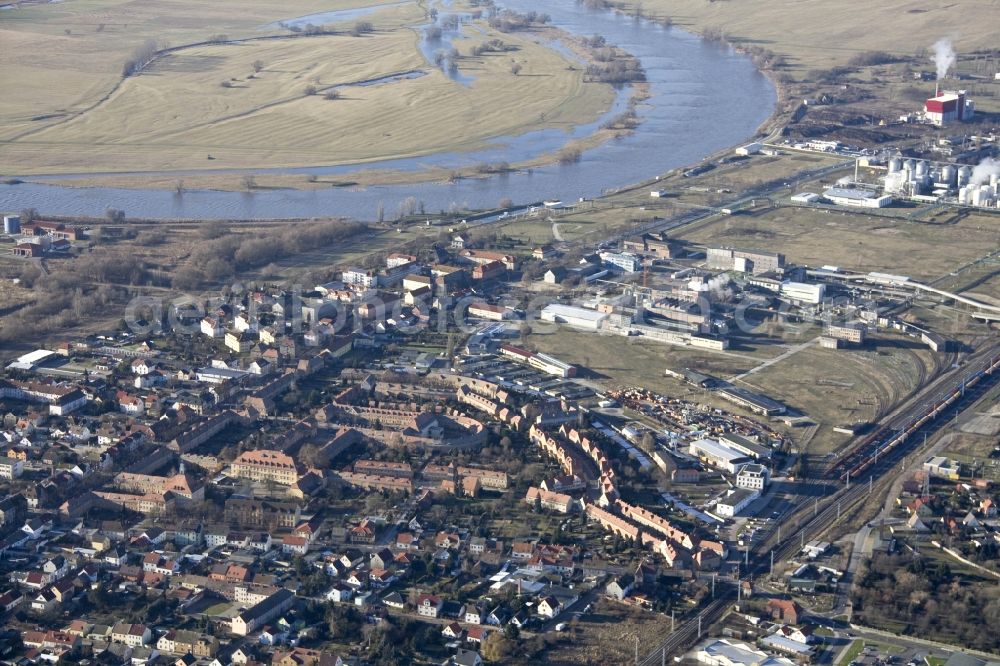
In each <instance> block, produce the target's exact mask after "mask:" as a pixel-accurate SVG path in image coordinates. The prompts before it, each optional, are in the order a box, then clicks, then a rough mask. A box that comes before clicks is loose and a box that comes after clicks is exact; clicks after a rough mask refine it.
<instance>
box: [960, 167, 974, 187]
mask: <svg viewBox="0 0 1000 666" xmlns="http://www.w3.org/2000/svg"><path fill="white" fill-rule="evenodd" d="M970 178H972V167H970V166H964V167H962V168H961V169H959V170H958V186H959V187H962V186H963V185H968V184H969V179H970Z"/></svg>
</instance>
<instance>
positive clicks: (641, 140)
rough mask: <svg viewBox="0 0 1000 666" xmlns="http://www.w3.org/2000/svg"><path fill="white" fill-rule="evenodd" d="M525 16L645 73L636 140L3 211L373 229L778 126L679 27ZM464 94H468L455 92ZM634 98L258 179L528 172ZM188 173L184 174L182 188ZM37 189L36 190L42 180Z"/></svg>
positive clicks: (577, 184) (682, 156) (573, 188)
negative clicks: (453, 177) (269, 184)
mask: <svg viewBox="0 0 1000 666" xmlns="http://www.w3.org/2000/svg"><path fill="white" fill-rule="evenodd" d="M502 5H503V6H504V7H507V8H510V9H514V10H517V11H522V12H528V11H544V12H546V13H548V14H549V15H550V16H551V17H552V24H553V25H555V26H556V27H558V28H561V29H563V30H565V31H567V32H569V33H572V34H576V35H586V36H589V35H595V34H600V35H603V36H604V37H606V38H607V41H608V43H610V44H615V45H617V46H619V47H621V48H623V49H624V50H626V51H628V52H629V53H631V54H633V55H635V56H636V57H637V58H638V59H639V60H640V61H641V62H642V65H643V67H644V69H645V72H646V77H647V80H648V83H649V92H650V97H649V99H647V100H646V101H645V102H643V103H642V104H640V106H639V109H638V112H639V116H640V120H641V123H640V124H639V126H638V127H637V128H636V130H635V131H634V132H633V133H631V134H629V135H627V136H624V137H622V138H619V139H614V140H612V141H609V142H606V143H604V144H603V145H601V146H599V147H596V148H594V149H592V150H589V151H586V152H585V153H584V154H583V157H582V159H581V160H580V161H579V162H577V163H574V164H558V165H552V166H548V167H542V168H536V169H533V170H531V171H530V172H516V173H510V174H506V175H500V176H494V177H491V178H482V179H464V180H459V181H457V182H454V183H439V182H433V183H420V184H407V185H382V186H371V187H367V188H364V189H348V188H331V189H321V190H291V189H287V190H266V191H254V192H221V191H215V190H185V191H184V192H183V193H182V194H177V193H175V192H171V191H166V190H142V189H126V188H107V187H93V188H74V187H64V186H59V185H50V184H44V183H21V184H17V185H0V210H11V211H17V210H20V209H22V208H29V207H31V208H37V209H38V210H39V211H40V212H41V213H42V214H48V215H87V216H101V215H103V214H104V211H105V210H106V209H108V208H118V209H121V210H124V211H125V212H126V213H127V214H128V215H129V216H130V217H144V218H150V219H168V218H192V219H252V218H253V219H281V218H300V217H306V218H309V217H329V216H346V217H353V218H358V219H373V218H374V216H375V214H376V210H377V208H378V206H379V204H380V203H381V204H382V205H383V206H384V209H385V210H386V211H387V212H388V213H389V214H390V215H391V214H392V213H393V212H394V211H395V210H396V209H397V206H398V204H399V202H401V201H402V200H404V199H406V198H407V197H414V198H416V199H417V200H419V201H422V202H423V203H424V205H425V207H426V210H427V211H438V210H448V209H450V208H453V207H461V208H491V207H495V206H497V205H498V203H499V202H500V201H501V200H502V199H507V198H509V199H511V200H513V201H514V202H515V203H527V202H533V201H541V200H550V199H558V200H562V201H564V202H570V201H576V200H577V199H580V198H592V197H595V196H599V195H600V194H602V193H603V192H605V191H608V190H611V189H616V188H620V187H623V186H626V185H629V184H632V183H636V182H639V181H642V180H646V179H649V178H652V177H654V176H656V175H658V174H661V173H664V172H666V171H669V170H670V169H674V168H677V167H680V166H684V165H687V164H692V163H694V162H698V161H700V160H701V159H703V158H704V157H705V156H706V155H709V154H711V153H714V152H716V151H718V150H721V149H723V148H726V147H728V146H733V145H736V144H738V143H740V142H742V141H744V140H746V139H747V138H748V137H750V136H751V135H753V134H754V132H755V131H756V129H757V128H758V127H759V126H760V125H761V123H763V122H764V121H765V120H766V119H767V117H768V116H769V115H770V113H771V111H772V109H773V108H774V104H775V100H776V95H775V90H774V87H773V85H772V84H771V82H770V81H769V80H768V79H767V78H766V77H765V76H763V75H762V74H760V73H759V72H758V71H757V70H756V69H755V68H754V67H753V65H752V63H751V62H750V60H749V59H748V58H746V57H744V56H742V55H739V54H737V53H735V52H733V51H732V50H731V49H729V48H726V47H723V46H719V45H716V44H713V43H709V42H706V41H704V40H702V39H700V38H698V37H696V36H694V35H692V34H690V33H687V32H684V31H683V30H680V29H678V28H665V27H663V26H661V25H658V24H655V23H651V22H648V21H644V20H637V19H635V18H633V17H628V16H620V15H616V14H613V13H611V12H607V11H603V10H590V9H587V8H585V7H583V6H582V5H579V4H577V3H576V2H575V1H574V0H545V2H537V0H503V2H502ZM456 85H460V83H458V82H456ZM627 97H628V93H627V91H626V92H622V93H621V94H619V96H618V99H617V101H616V102H615V105H614V108H613V109H611V110H610V111H609V112H608V113H607V114H605V115H604V116H602V118H601V119H598V120H597V121H595V122H594V123H589V124H587V125H581V126H579V127H577V128H575V129H574V130H573V131H572V132H571V133H567V132H564V131H561V130H541V131H535V132H528V133H526V134H522V135H520V136H516V137H501V138H498V139H497V140H495V142H494V145H493V146H491V147H490V148H488V149H484V150H477V151H472V152H468V153H447V154H438V155H432V156H428V157H421V158H413V159H402V160H387V161H384V162H379V163H375V164H372V163H369V164H365V165H363V166H360V167H359V166H339V167H308V168H301V169H280V170H273V169H272V170H266V169H262V170H257V172H258V173H275V172H282V173H295V172H302V173H317V174H350V173H351V172H352V171H356V170H358V169H360V168H364V169H372V168H387V169H400V170H415V169H422V168H425V167H427V166H444V167H446V168H458V167H462V166H471V165H475V164H478V163H480V162H498V161H505V162H508V163H511V164H514V163H518V162H523V161H526V160H528V159H531V158H534V157H537V156H538V155H541V154H545V153H551V152H554V151H555V150H557V149H558V148H559V147H560V146H561V145H563V144H564V143H565V142H566V141H567V140H569V139H570V138H573V137H582V136H586V135H588V134H590V133H592V132H593V131H594V130H596V129H597V128H598V127H599V126H600V124H601V122H603V120H604V119H605V118H607V117H609V116H612V115H614V114H615V113H617V112H618V111H620V110H621V109H622V108H623V106H624V104H625V102H626V100H627ZM183 175H184V174H179V177H182V176H183ZM36 180H37V179H36Z"/></svg>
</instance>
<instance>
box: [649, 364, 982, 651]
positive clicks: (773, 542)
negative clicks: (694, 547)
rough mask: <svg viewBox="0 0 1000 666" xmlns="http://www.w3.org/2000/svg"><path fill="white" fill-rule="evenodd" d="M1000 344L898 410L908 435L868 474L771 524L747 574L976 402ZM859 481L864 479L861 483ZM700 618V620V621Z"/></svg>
mask: <svg viewBox="0 0 1000 666" xmlns="http://www.w3.org/2000/svg"><path fill="white" fill-rule="evenodd" d="M996 354H997V345H992V346H991V347H990V348H988V349H986V350H983V351H981V352H980V354H979V355H978V356H977V357H976V360H975V361H972V362H970V363H968V364H967V365H966V366H965V367H964V368H962V370H964V371H965V372H963V373H962V374H961V377H962V379H960V380H959V386H958V387H957V388H956V385H955V383H954V382H955V379H956V377H955V376H954V375H952V374H951V373H949V374H948V375H946V376H945V377H944V378H942V380H941V381H939V382H937V383H935V384H934V385H933V387H932V388H931V391H930V393H931V395H929V396H926V397H925V398H923V399H921V400H919V401H918V402H917V403H916V404H915V405H914V406H911V407H910V408H909V409H906V410H903V412H901V413H899V414H897V415H896V416H895V417H894V418H893V419H892V421H891V423H890V424H889V428H890V429H891V428H892V427H893V426H896V425H898V424H900V423H904V424H909V425H908V427H907V428H906V429H905V431H904V434H906V436H905V437H902V438H899V437H898V435H897V436H896V437H895V438H894V440H895V444H894V445H892V446H885V447H882V448H879V446H878V445H877V444H876V445H875V447H874V448H871V447H869V449H868V450H867V451H866V452H865V454H866V455H867V459H866V466H865V467H864V468H863V471H864V472H865V474H866V477H865V478H863V479H857V478H854V477H852V479H853V480H852V481H851V482H849V483H845V485H843V486H841V487H840V489H839V490H836V491H835V492H834V493H832V494H830V495H828V496H827V497H826V498H824V499H823V500H822V508H821V503H820V502H819V501H817V503H816V504H815V505H814V507H815V508H814V511H813V513H812V515H809V512H808V509H805V510H802V511H799V513H798V517H797V518H796V516H795V515H793V516H792V517H790V518H789V519H787V520H783V521H782V522H781V523H780V525H781V527H782V528H784V529H781V530H780V531H778V528H779V523H777V522H771V523H769V527H768V528H767V532H766V533H765V534H764V537H763V538H762V539H761V541H760V542H759V543H758V545H757V546H755V547H754V548H753V550H752V551H751V552H750V554H748V556H747V557H748V559H749V560H750V566H749V567H748V569H746V570H744V572H743V576H744V577H746V576H751V577H758V576H761V575H764V574H766V573H768V570H769V568H770V561H771V552H772V551H773V553H774V559H775V561H781V560H787V559H789V558H791V557H793V556H794V555H796V554H797V553H798V552H799V549H800V547H801V544H802V542H804V541H808V540H811V539H813V538H815V537H816V536H818V535H820V534H822V533H824V532H825V531H827V530H828V529H830V528H831V527H832V526H833V525H834V524H835V523H836V522H837V521H838V520H839V519H840V517H841V516H842V515H843V514H844V513H845V512H847V511H849V510H850V509H851V508H852V507H854V506H855V505H856V504H857V503H858V502H860V501H861V500H863V499H864V498H866V497H867V496H868V495H869V493H870V492H871V490H870V489H871V487H872V485H871V483H872V482H874V481H875V480H878V479H879V478H881V477H882V476H883V475H885V474H887V473H888V472H889V471H891V470H894V469H896V466H897V465H898V464H899V462H900V460H902V459H903V458H904V457H905V456H906V455H907V453H909V451H910V450H912V449H913V448H914V445H915V443H916V442H918V441H922V437H923V436H924V435H928V436H929V435H930V434H931V433H933V432H936V431H937V430H939V429H940V428H942V427H943V426H944V425H945V424H946V423H947V419H948V418H950V417H951V416H952V415H953V414H958V413H960V412H962V411H964V410H966V409H968V408H969V406H971V405H973V404H974V403H975V402H977V401H978V400H979V399H980V398H981V397H982V396H983V395H984V394H985V393H986V392H987V391H989V390H990V389H991V388H992V387H993V386H994V385H995V384H996V382H997V380H998V379H1000V358H998V357H997V356H996ZM859 481H860V483H859ZM735 597H736V593H735V591H734V589H733V587H732V585H730V584H723V586H722V590H721V592H720V593H719V594H717V596H716V598H715V599H714V600H713V601H712V602H710V603H709V604H708V605H707V606H706V607H705V608H704V609H703V610H702V611H701V612H700V613H699V615H698V616H695V617H694V618H691V619H688V620H687V621H685V622H684V623H683V624H682V625H681V626H680V627H679V628H678V629H677V631H675V632H673V633H671V634H670V635H669V636H667V637H666V638H665V639H664V640H663V641H662V642H661V643H660V644H659V645H658V646H657V647H656V648H654V649H653V650H651V651H650V652H649V653H647V654H646V656H645V657H643V658H642V659H640V660H639V661H638V664H640V665H641V666H655V664H658V663H659V664H665V663H666V661H667V660H668V659H670V658H672V657H673V656H675V655H676V654H678V653H680V652H681V651H682V650H686V649H689V648H690V647H691V646H692V645H693V644H694V643H695V642H697V640H698V639H699V638H700V637H701V636H702V635H703V634H704V633H705V630H707V628H708V627H709V626H710V625H711V624H712V623H714V622H716V621H718V620H719V619H720V618H721V617H722V616H723V614H724V613H725V611H726V610H727V609H728V607H729V604H730V602H731V601H732V600H733V599H734V598H735ZM699 618H700V621H699Z"/></svg>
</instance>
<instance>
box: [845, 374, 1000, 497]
mask: <svg viewBox="0 0 1000 666" xmlns="http://www.w3.org/2000/svg"><path fill="white" fill-rule="evenodd" d="M997 369H1000V359H991V360H990V361H989V362H988V363H987V364H986V365H985V367H983V369H981V370H980V371H979V372H977V373H975V374H973V375H972V376H970V377H968V378H967V379H966V380H965V381H964V382H963V383H962V385H961V386H958V387H956V388H955V389H953V390H952V391H950V392H949V393H948V395H947V396H945V398H944V399H943V400H939V401H935V402H934V404H933V405H932V406H931V407H930V408H929V409H927V410H926V411H924V412H923V413H922V414H921V415H920V416H919V417H917V418H915V419H913V420H912V421H911V422H910V423H909V425H907V426H905V427H903V428H891V427H888V426H884V427H882V428H880V429H879V430H878V431H877V432H875V433H874V434H873V435H871V436H870V437H868V439H867V440H865V442H864V443H862V444H861V445H860V446H858V447H857V448H856V449H855V450H854V452H853V453H851V454H850V455H848V456H846V457H844V458H843V459H841V460H840V461H839V462H838V463H837V464H835V465H834V466H832V467H831V468H830V469H829V471H828V473H827V476H828V478H837V479H840V480H841V481H846V480H848V479H857V478H859V477H860V476H861V474H862V473H863V472H864V471H865V470H866V469H868V468H869V467H870V466H871V465H873V464H875V463H876V462H878V459H879V457H883V458H884V457H885V456H886V455H888V454H889V453H890V452H891V451H892V450H893V449H895V448H896V447H897V446H900V445H901V444H903V443H905V442H906V441H907V440H908V439H909V438H910V436H912V435H914V434H916V433H918V432H919V431H920V430H921V429H922V428H923V427H924V426H926V425H927V424H928V423H931V422H932V421H934V420H935V419H936V418H938V417H939V416H941V414H943V413H944V412H946V411H947V410H948V409H950V408H951V407H953V406H954V405H955V403H957V402H958V401H959V400H960V399H961V398H962V396H964V395H965V392H966V391H968V390H970V389H972V388H974V387H975V386H977V385H978V384H979V383H980V382H982V381H983V380H984V379H985V378H986V377H989V376H992V375H993V373H994V372H995V371H996V370H997Z"/></svg>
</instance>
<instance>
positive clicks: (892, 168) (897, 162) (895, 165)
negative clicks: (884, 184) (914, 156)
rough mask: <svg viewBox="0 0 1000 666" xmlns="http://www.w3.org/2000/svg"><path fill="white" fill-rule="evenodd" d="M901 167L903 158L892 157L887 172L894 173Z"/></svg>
mask: <svg viewBox="0 0 1000 666" xmlns="http://www.w3.org/2000/svg"><path fill="white" fill-rule="evenodd" d="M902 168H903V160H901V159H899V158H898V157H893V158H892V159H891V160H889V173H896V172H897V171H899V170H900V169H902Z"/></svg>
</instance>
